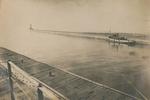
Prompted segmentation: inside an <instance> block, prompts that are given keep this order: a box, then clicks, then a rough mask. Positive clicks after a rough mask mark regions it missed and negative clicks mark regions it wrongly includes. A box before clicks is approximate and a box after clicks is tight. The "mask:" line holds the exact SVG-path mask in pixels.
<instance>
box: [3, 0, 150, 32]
mask: <svg viewBox="0 0 150 100" xmlns="http://www.w3.org/2000/svg"><path fill="white" fill-rule="evenodd" d="M149 4H150V1H149V0H1V7H0V25H1V28H2V29H1V30H3V31H8V29H9V30H11V31H16V30H18V29H21V28H23V29H24V28H26V27H28V26H29V24H30V23H31V24H33V25H34V26H35V27H38V28H42V29H53V30H69V31H92V32H107V31H110V30H111V31H112V32H138V33H145V32H149V31H150V29H149V27H150V24H149V21H150V11H149V9H150V7H149ZM4 29H5V30H4Z"/></svg>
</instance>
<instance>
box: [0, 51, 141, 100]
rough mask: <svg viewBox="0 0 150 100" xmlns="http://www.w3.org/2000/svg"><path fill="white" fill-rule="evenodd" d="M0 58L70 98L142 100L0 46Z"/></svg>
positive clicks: (80, 99) (82, 99)
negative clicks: (9, 61)
mask: <svg viewBox="0 0 150 100" xmlns="http://www.w3.org/2000/svg"><path fill="white" fill-rule="evenodd" d="M0 60H1V61H2V62H6V61H7V60H11V61H12V62H13V63H14V64H16V65H17V66H19V67H20V68H21V69H22V70H23V71H25V72H27V73H28V74H29V75H31V76H33V77H35V78H36V79H38V80H39V81H41V82H44V83H45V84H46V85H48V86H49V87H51V88H53V89H54V90H56V91H57V92H59V93H61V94H62V95H64V96H65V97H67V98H69V99H70V100H142V99H139V98H136V97H134V96H132V95H130V94H126V93H124V92H121V91H118V90H115V89H113V88H110V87H108V86H105V85H102V84H99V83H96V82H93V81H91V80H89V79H86V78H84V77H81V76H78V75H75V74H73V73H70V72H67V71H65V70H62V69H58V68H55V67H52V66H49V65H47V64H44V63H41V62H38V61H35V60H33V59H31V58H28V57H25V56H23V55H21V54H18V53H15V52H13V51H10V50H7V49H5V48H0Z"/></svg>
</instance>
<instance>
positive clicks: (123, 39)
mask: <svg viewBox="0 0 150 100" xmlns="http://www.w3.org/2000/svg"><path fill="white" fill-rule="evenodd" d="M108 40H109V41H110V42H114V43H122V44H135V43H136V41H134V40H129V39H128V38H127V37H125V36H120V35H119V34H118V33H116V34H112V35H110V36H108Z"/></svg>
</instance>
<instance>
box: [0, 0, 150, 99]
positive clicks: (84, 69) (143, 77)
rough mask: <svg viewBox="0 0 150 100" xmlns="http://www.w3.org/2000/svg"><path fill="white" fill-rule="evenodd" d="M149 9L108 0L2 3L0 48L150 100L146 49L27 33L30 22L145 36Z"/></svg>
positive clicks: (125, 0) (145, 5)
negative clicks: (135, 33) (141, 95)
mask: <svg viewBox="0 0 150 100" xmlns="http://www.w3.org/2000/svg"><path fill="white" fill-rule="evenodd" d="M97 2H98V3H97ZM148 4H149V1H148V0H142V1H141V0H133V1H129V0H118V2H113V3H112V1H110V0H109V1H108V0H102V1H101V2H99V1H97V0H94V1H93V2H92V1H90V0H89V1H88V2H85V1H84V0H83V1H81V2H80V1H76V2H75V1H73V0H72V1H71V2H68V1H67V0H66V1H65V2H59V1H57V2H54V1H53V0H51V1H46V0H45V1H41V0H39V1H34V0H26V1H24V0H11V1H10V0H1V6H0V18H1V19H0V21H1V22H0V26H1V27H0V32H1V33H0V35H1V37H0V46H3V47H6V48H8V49H11V50H14V51H16V52H18V53H21V54H24V55H26V56H28V57H31V58H34V59H36V60H38V61H41V62H45V63H47V64H49V65H53V66H56V67H60V68H63V69H65V70H68V71H71V72H73V73H76V74H78V75H81V76H84V77H86V78H89V79H91V80H93V81H96V82H99V83H102V84H105V85H108V86H110V87H113V88H115V89H118V90H121V91H124V92H126V93H128V94H131V95H134V96H138V97H140V95H139V94H143V95H144V96H145V97H147V98H148V99H150V66H149V65H150V63H149V61H150V53H149V49H150V48H149V47H129V46H127V45H119V46H118V45H114V44H112V43H111V44H109V43H108V42H106V41H101V40H93V39H86V38H74V37H65V36H60V35H52V34H43V33H36V32H31V31H30V30H29V29H28V28H29V24H30V23H32V24H33V25H34V26H35V27H38V28H42V29H44V28H45V29H54V30H70V31H108V30H109V28H111V31H114V32H115V31H121V32H122V31H123V32H137V33H147V32H149V31H150V30H149V28H148V27H149V26H150V24H149V18H150V13H149V11H148V10H147V9H148V8H149V7H148ZM100 5H101V6H100ZM99 6H100V7H99ZM112 8H113V9H112ZM97 9H98V10H97ZM95 10H96V11H95ZM120 10H121V11H120ZM60 16H61V18H60ZM112 18H114V20H112ZM72 19H74V20H72ZM139 92H140V93H139Z"/></svg>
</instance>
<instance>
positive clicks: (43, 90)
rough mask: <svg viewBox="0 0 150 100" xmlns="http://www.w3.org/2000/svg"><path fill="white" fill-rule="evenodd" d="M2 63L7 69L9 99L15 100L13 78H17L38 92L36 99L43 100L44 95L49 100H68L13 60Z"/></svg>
mask: <svg viewBox="0 0 150 100" xmlns="http://www.w3.org/2000/svg"><path fill="white" fill-rule="evenodd" d="M2 65H3V66H4V67H5V68H6V69H7V73H8V79H9V85H10V93H11V100H15V96H14V95H15V94H14V87H13V79H18V80H19V81H21V82H22V83H24V84H26V85H27V86H28V87H30V88H32V89H34V90H36V91H37V94H38V95H37V98H38V100H44V97H48V98H50V100H68V99H67V98H66V97H65V96H63V95H62V94H60V93H59V92H57V91H55V90H54V89H52V88H51V87H49V86H47V85H46V84H45V83H43V82H41V81H39V80H37V79H36V78H34V77H32V76H30V75H29V74H28V73H26V72H25V71H23V70H22V69H20V68H19V67H18V66H17V65H15V64H14V63H13V62H11V61H7V63H2Z"/></svg>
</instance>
